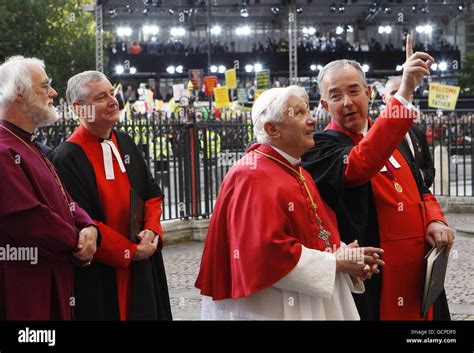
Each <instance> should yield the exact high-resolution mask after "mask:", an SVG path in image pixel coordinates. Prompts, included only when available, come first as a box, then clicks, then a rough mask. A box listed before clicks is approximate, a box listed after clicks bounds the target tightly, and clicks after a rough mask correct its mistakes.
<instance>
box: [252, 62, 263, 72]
mask: <svg viewBox="0 0 474 353" xmlns="http://www.w3.org/2000/svg"><path fill="white" fill-rule="evenodd" d="M253 68H254V70H255V72H260V71H262V64H258V63H257V64H255V65H254V66H253Z"/></svg>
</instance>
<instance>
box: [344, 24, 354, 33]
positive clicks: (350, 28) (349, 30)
mask: <svg viewBox="0 0 474 353" xmlns="http://www.w3.org/2000/svg"><path fill="white" fill-rule="evenodd" d="M346 31H347V32H349V33H352V32H354V28H353V27H352V26H351V25H349V26H347V27H346Z"/></svg>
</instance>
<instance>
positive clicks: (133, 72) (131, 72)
mask: <svg viewBox="0 0 474 353" xmlns="http://www.w3.org/2000/svg"><path fill="white" fill-rule="evenodd" d="M136 73H137V68H136V67H131V68H130V74H132V75H135V74H136Z"/></svg>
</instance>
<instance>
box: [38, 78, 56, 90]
mask: <svg viewBox="0 0 474 353" xmlns="http://www.w3.org/2000/svg"><path fill="white" fill-rule="evenodd" d="M52 82H53V79H52V78H48V82H43V83H40V84H39V85H33V86H38V87H41V88H42V89H44V90H45V92H46V93H48V92H49V90H50V89H52V88H53V87H52V86H51V83H52Z"/></svg>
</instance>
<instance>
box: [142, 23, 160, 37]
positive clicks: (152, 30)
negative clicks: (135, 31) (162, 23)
mask: <svg viewBox="0 0 474 353" xmlns="http://www.w3.org/2000/svg"><path fill="white" fill-rule="evenodd" d="M159 31H160V29H159V28H158V27H157V26H147V25H145V26H143V33H144V34H151V35H154V36H156V35H157V34H158V32H159Z"/></svg>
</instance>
